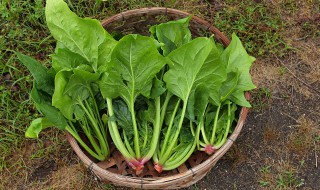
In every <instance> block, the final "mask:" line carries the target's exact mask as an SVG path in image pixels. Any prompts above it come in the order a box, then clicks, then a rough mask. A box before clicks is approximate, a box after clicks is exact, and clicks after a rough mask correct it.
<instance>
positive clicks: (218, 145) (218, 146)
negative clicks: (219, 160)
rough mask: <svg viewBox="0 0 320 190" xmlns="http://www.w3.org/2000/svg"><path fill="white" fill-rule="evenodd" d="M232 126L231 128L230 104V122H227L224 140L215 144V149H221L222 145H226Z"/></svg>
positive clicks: (229, 111) (229, 113)
mask: <svg viewBox="0 0 320 190" xmlns="http://www.w3.org/2000/svg"><path fill="white" fill-rule="evenodd" d="M230 126H231V107H230V103H229V104H228V121H227V128H226V131H225V133H224V135H223V138H222V140H221V141H220V142H219V143H217V144H215V145H214V147H215V148H217V149H218V148H220V147H221V146H222V145H224V143H225V142H226V141H227V137H228V133H229V130H230Z"/></svg>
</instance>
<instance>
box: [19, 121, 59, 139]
mask: <svg viewBox="0 0 320 190" xmlns="http://www.w3.org/2000/svg"><path fill="white" fill-rule="evenodd" d="M50 126H53V124H52V123H50V122H49V121H48V120H47V119H46V118H37V119H35V120H33V121H32V122H31V124H30V126H29V127H28V128H27V131H26V132H25V136H26V137H27V138H38V136H39V133H40V132H41V131H42V130H43V129H45V128H47V127H50Z"/></svg>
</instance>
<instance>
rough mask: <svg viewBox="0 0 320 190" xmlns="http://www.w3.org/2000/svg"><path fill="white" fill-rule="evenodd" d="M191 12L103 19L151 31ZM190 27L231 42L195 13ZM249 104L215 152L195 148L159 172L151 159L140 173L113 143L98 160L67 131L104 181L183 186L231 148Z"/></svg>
mask: <svg viewBox="0 0 320 190" xmlns="http://www.w3.org/2000/svg"><path fill="white" fill-rule="evenodd" d="M187 16H189V14H188V13H185V12H182V11H179V10H175V9H169V8H164V7H152V8H142V9H136V10H130V11H126V12H122V13H119V14H117V15H114V16H112V17H109V18H107V19H105V20H103V21H102V22H101V24H102V26H103V27H104V28H105V29H106V30H107V31H108V32H122V33H125V34H126V33H139V34H143V35H149V34H148V28H149V27H150V26H151V25H155V24H159V23H161V22H166V21H169V20H176V19H179V18H184V17H187ZM190 30H191V32H192V35H193V36H195V37H196V36H204V35H206V36H210V35H212V34H213V35H214V38H215V39H216V40H217V41H219V42H221V43H222V44H223V45H224V46H225V47H226V46H228V45H229V43H230V40H229V39H227V38H226V37H225V36H224V35H223V34H222V33H221V32H220V31H219V30H218V29H216V28H215V27H213V26H212V25H211V24H209V23H208V22H206V21H204V20H202V19H201V18H199V17H196V16H193V17H192V19H191V20H190ZM245 95H246V98H247V99H249V96H250V94H249V93H246V94H245ZM247 112H248V108H244V107H243V108H242V109H241V112H240V115H239V120H238V123H237V125H236V127H235V130H234V132H233V133H232V134H231V135H230V136H229V138H228V140H227V142H226V143H225V144H224V145H223V146H222V147H221V148H220V149H219V150H218V151H217V152H215V153H214V154H213V155H211V156H208V155H206V154H205V153H203V152H200V151H197V152H195V153H194V154H193V155H192V156H191V157H190V158H189V159H188V161H187V162H186V163H185V164H183V165H181V166H180V167H179V168H177V169H175V170H172V171H167V172H162V173H161V174H159V173H158V172H157V171H155V169H154V168H153V164H152V161H149V162H148V163H147V164H146V165H145V168H144V170H143V172H142V174H141V175H140V176H135V172H134V171H133V170H132V169H131V168H130V167H129V166H128V164H127V162H126V161H125V160H124V158H123V156H122V155H121V153H120V152H119V151H118V150H116V149H115V148H114V147H111V154H110V158H109V159H108V160H106V161H103V162H95V161H94V160H93V159H92V158H90V156H88V155H87V154H86V153H85V152H84V151H83V150H82V149H81V148H80V146H79V145H78V143H77V141H76V140H75V139H74V138H73V137H72V136H71V135H70V134H67V139H68V141H69V143H70V145H71V146H72V148H73V150H74V151H75V152H76V154H77V155H78V156H79V158H80V159H81V160H82V161H83V162H84V164H85V165H86V166H87V167H89V169H90V170H92V171H93V173H94V174H95V175H96V176H97V177H98V178H99V179H100V180H101V181H104V182H108V183H112V184H114V185H117V186H126V187H132V188H141V189H179V188H184V187H188V186H191V185H192V184H194V183H196V182H197V181H199V180H200V179H202V178H203V177H204V176H205V175H206V174H207V173H208V172H209V171H210V169H211V168H212V167H213V166H214V165H215V164H216V162H217V161H218V160H219V159H220V158H221V157H222V156H223V155H224V154H225V153H226V152H227V150H228V149H229V148H230V147H231V145H232V144H233V142H234V141H235V140H236V138H237V137H238V135H239V133H240V131H241V129H242V127H243V124H244V122H245V119H246V117H247Z"/></svg>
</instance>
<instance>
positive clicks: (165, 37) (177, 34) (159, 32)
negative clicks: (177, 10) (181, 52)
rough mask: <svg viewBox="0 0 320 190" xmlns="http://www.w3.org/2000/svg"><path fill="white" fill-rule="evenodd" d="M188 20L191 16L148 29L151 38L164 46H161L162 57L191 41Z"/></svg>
mask: <svg viewBox="0 0 320 190" xmlns="http://www.w3.org/2000/svg"><path fill="white" fill-rule="evenodd" d="M190 19H191V16H190V17H187V18H183V19H180V20H176V21H170V22H166V23H162V24H159V25H155V26H152V27H151V28H150V32H151V36H152V37H154V38H156V39H157V40H158V41H159V42H160V43H163V44H164V45H163V46H161V49H162V51H163V55H164V56H167V55H168V54H169V53H170V52H172V51H173V50H175V49H177V48H178V47H180V46H182V45H183V44H186V43H188V42H190V41H191V32H190V30H189V28H188V26H189V21H190Z"/></svg>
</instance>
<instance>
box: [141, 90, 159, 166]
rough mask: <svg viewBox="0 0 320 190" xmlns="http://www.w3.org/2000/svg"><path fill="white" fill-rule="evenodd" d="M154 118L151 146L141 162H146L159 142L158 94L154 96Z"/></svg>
mask: <svg viewBox="0 0 320 190" xmlns="http://www.w3.org/2000/svg"><path fill="white" fill-rule="evenodd" d="M155 104H156V118H155V124H154V127H153V135H152V140H151V146H150V149H149V152H148V153H147V154H146V155H145V156H144V158H143V160H142V161H141V162H142V163H145V162H147V161H148V160H149V159H150V158H151V157H152V155H154V154H155V151H156V148H157V146H158V142H159V136H160V131H161V125H160V109H161V105H160V96H159V97H157V98H156V102H155Z"/></svg>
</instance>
